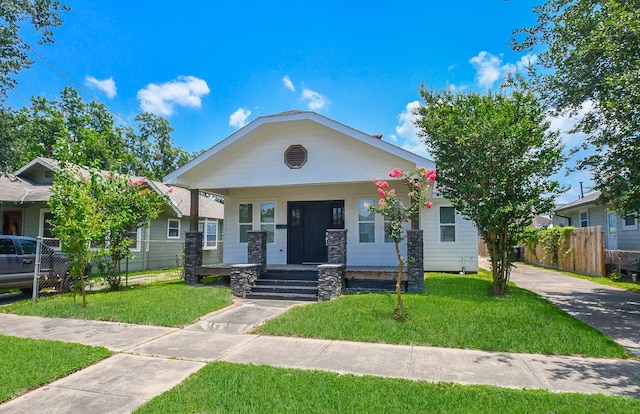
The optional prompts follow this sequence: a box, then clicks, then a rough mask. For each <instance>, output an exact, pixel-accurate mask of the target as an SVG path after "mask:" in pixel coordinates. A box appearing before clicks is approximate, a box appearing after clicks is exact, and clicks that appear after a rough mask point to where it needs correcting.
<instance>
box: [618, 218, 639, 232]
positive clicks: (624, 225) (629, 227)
mask: <svg viewBox="0 0 640 414" xmlns="http://www.w3.org/2000/svg"><path fill="white" fill-rule="evenodd" d="M628 218H632V219H633V224H627V219H628ZM622 230H626V231H629V230H638V218H637V217H634V216H625V217H623V218H622Z"/></svg>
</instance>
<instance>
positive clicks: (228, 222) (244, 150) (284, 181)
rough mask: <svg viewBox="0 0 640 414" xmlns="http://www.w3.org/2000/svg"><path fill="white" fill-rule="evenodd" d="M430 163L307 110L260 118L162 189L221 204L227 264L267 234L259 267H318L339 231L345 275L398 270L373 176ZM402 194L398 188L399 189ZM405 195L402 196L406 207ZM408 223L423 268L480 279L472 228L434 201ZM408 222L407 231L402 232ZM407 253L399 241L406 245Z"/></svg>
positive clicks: (241, 260) (241, 258) (242, 258)
mask: <svg viewBox="0 0 640 414" xmlns="http://www.w3.org/2000/svg"><path fill="white" fill-rule="evenodd" d="M417 167H425V168H435V164H434V162H433V161H431V160H429V159H426V158H424V157H421V156H418V155H416V154H414V153H412V152H409V151H406V150H404V149H402V148H399V147H397V146H395V145H392V144H390V143H388V142H385V141H383V140H382V139H381V136H379V135H370V134H366V133H364V132H361V131H358V130H356V129H353V128H351V127H349V126H346V125H344V124H341V123H339V122H336V121H334V120H332V119H329V118H327V117H325V116H322V115H319V114H317V113H314V112H308V111H290V112H285V113H280V114H275V115H270V116H263V117H260V118H257V119H256V120H254V121H252V122H251V123H249V124H248V125H246V126H244V127H243V128H241V129H240V130H238V131H236V132H235V133H233V134H232V135H230V136H228V137H227V138H225V139H223V140H222V141H220V142H219V143H217V144H215V145H214V146H213V147H211V148H210V149H209V150H207V151H205V152H204V153H202V154H201V155H200V156H198V157H196V158H195V159H194V160H192V161H191V162H189V163H187V164H186V165H184V166H183V167H181V168H179V169H178V170H176V171H174V172H173V173H171V174H169V175H168V176H166V177H165V180H164V181H165V183H167V184H169V185H172V186H177V187H183V188H186V189H190V190H191V191H196V192H198V191H205V192H208V193H212V194H216V195H218V196H220V197H222V198H224V206H225V221H224V235H225V248H224V253H223V263H224V264H229V265H233V264H247V263H249V262H248V247H249V244H248V243H249V239H250V235H251V234H252V233H253V232H256V231H257V232H265V233H266V266H267V268H269V267H270V266H305V265H307V266H317V265H320V266H322V265H323V264H326V263H328V262H331V260H328V255H329V253H328V250H330V249H328V245H329V243H330V241H329V240H328V238H329V237H330V235H331V234H333V232H332V231H335V230H343V231H344V233H345V234H346V236H345V237H346V239H345V244H346V252H345V255H346V260H345V262H346V263H345V265H346V271H347V274H348V273H349V272H350V271H351V270H354V269H356V268H358V269H364V268H373V267H387V268H389V267H390V268H392V269H393V267H394V266H397V263H398V262H397V257H396V254H395V250H394V247H393V242H392V240H390V239H389V238H387V237H385V233H384V226H385V222H384V217H381V216H379V215H375V214H373V213H371V212H370V211H369V210H367V209H366V205H367V204H374V203H376V202H377V201H378V198H379V196H378V194H377V192H376V187H375V186H374V185H373V183H372V180H373V179H374V178H379V179H387V180H389V183H390V185H391V186H392V187H393V186H395V185H399V183H396V182H393V180H392V179H390V178H389V176H388V174H389V172H390V171H391V170H393V169H394V168H400V169H402V170H413V169H415V168H417ZM400 189H401V188H400V187H398V190H400ZM406 201H408V196H407V197H405V202H406ZM430 201H431V202H432V203H433V207H432V208H426V207H425V208H423V209H422V211H421V212H420V214H419V217H418V218H417V220H415V222H414V223H413V226H414V228H417V229H422V230H423V242H424V249H423V251H424V261H423V263H424V269H423V270H428V271H447V272H460V271H466V272H477V270H478V247H477V231H476V229H475V227H474V225H473V223H472V222H470V221H468V220H465V219H464V218H463V217H462V216H461V215H459V214H457V212H456V211H455V210H454V208H453V207H452V205H451V203H450V202H449V201H448V200H446V199H444V198H442V197H439V196H438V195H437V194H432V195H431V197H430ZM409 227H410V225H409V224H407V228H409ZM402 249H403V251H406V241H405V242H403V246H402Z"/></svg>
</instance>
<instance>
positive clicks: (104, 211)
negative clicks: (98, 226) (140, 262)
mask: <svg viewBox="0 0 640 414" xmlns="http://www.w3.org/2000/svg"><path fill="white" fill-rule="evenodd" d="M93 184H94V185H93V187H92V195H93V197H94V198H95V199H96V200H97V203H98V209H99V211H100V213H101V215H103V216H104V217H105V223H104V230H105V231H104V233H103V234H102V237H101V238H100V239H104V243H102V246H101V248H100V250H101V251H102V252H103V253H104V254H105V255H106V256H108V258H109V261H108V262H107V264H108V265H107V266H106V270H107V273H106V274H105V275H103V278H104V280H105V281H106V282H107V284H108V285H109V288H110V289H111V290H118V289H119V288H120V285H121V281H122V276H121V272H120V264H121V262H122V259H124V258H126V257H129V256H130V254H131V253H130V247H131V246H132V245H133V243H134V242H135V241H134V240H133V239H132V238H131V237H130V234H131V233H132V232H135V231H136V230H137V229H138V228H142V227H146V226H147V225H148V223H149V221H150V220H155V219H156V218H158V216H159V215H160V213H161V212H162V210H163V208H164V206H165V205H166V204H167V203H168V202H169V200H168V199H166V198H165V197H164V196H161V195H160V194H158V193H157V192H156V191H155V190H153V189H151V188H150V187H149V185H148V183H147V182H146V180H145V179H144V178H135V179H133V178H127V177H125V176H123V175H117V174H113V173H107V174H106V176H105V174H104V173H103V175H102V177H101V178H100V179H99V180H94V182H93Z"/></svg>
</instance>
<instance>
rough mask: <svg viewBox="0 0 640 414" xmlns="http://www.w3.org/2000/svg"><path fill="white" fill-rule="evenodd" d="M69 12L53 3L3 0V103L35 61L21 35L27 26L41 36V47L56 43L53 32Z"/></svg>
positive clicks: (0, 92)
mask: <svg viewBox="0 0 640 414" xmlns="http://www.w3.org/2000/svg"><path fill="white" fill-rule="evenodd" d="M68 10H69V8H68V7H66V6H63V5H61V4H60V2H59V1H52V0H3V1H2V2H0V102H3V101H5V99H6V97H7V93H8V91H9V89H11V88H13V87H14V86H15V85H16V79H15V75H17V74H18V73H19V72H20V71H21V70H23V69H26V68H29V67H30V66H31V65H32V64H33V61H32V60H31V59H30V58H29V55H28V54H27V51H28V50H29V48H30V46H29V44H28V43H27V42H26V41H25V40H24V38H23V37H22V35H21V33H20V32H21V30H22V29H23V26H24V25H23V23H24V22H28V23H29V24H30V26H31V27H32V28H33V29H34V30H35V31H36V32H37V33H38V35H39V38H40V40H39V43H40V44H44V43H53V29H54V28H55V27H58V26H60V25H62V23H63V21H62V18H61V14H62V12H63V11H68Z"/></svg>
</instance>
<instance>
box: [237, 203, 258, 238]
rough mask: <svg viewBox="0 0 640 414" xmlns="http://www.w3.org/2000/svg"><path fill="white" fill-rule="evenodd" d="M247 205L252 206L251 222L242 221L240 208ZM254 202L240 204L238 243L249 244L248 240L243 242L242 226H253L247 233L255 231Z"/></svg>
mask: <svg viewBox="0 0 640 414" xmlns="http://www.w3.org/2000/svg"><path fill="white" fill-rule="evenodd" d="M243 204H246V205H250V206H251V218H250V219H251V221H243V222H241V221H240V206H241V205H243ZM253 205H254V203H253V202H241V203H238V242H239V243H247V242H248V238H247V240H245V241H243V240H242V226H251V229H250V230H247V231H251V230H253V215H254V214H255V212H254V211H253Z"/></svg>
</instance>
